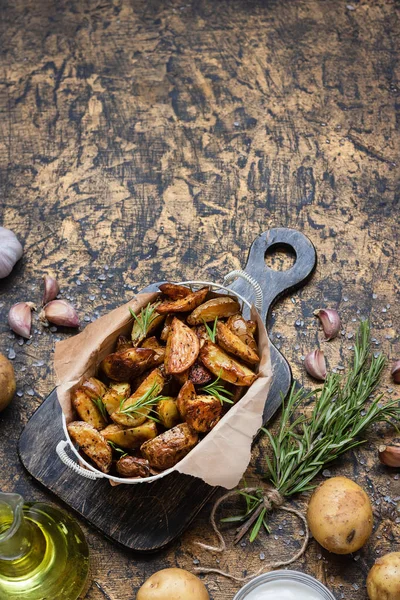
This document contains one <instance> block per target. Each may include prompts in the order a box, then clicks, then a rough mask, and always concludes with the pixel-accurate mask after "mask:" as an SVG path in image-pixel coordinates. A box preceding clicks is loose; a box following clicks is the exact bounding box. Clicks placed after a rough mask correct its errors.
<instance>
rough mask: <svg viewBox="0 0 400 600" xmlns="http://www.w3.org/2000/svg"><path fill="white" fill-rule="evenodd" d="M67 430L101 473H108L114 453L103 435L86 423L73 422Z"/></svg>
mask: <svg viewBox="0 0 400 600" xmlns="http://www.w3.org/2000/svg"><path fill="white" fill-rule="evenodd" d="M67 429H68V433H69V435H70V436H71V438H72V439H73V440H74V441H75V442H76V443H77V444H78V446H79V447H80V449H81V450H82V451H83V452H84V453H85V454H86V455H87V456H88V457H89V458H90V459H91V460H92V461H93V462H94V463H95V465H96V466H97V467H98V468H99V469H100V471H102V472H103V473H108V472H109V471H110V469H111V465H112V451H111V447H110V445H109V444H107V442H106V440H105V439H104V438H103V436H102V435H101V433H99V432H98V431H97V429H95V428H94V427H93V426H92V425H90V424H89V423H85V422H84V421H72V423H69V425H67Z"/></svg>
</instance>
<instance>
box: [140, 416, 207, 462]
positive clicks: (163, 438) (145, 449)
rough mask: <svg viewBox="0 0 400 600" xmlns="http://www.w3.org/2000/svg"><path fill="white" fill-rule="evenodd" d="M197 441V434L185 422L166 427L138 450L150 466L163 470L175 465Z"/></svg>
mask: <svg viewBox="0 0 400 600" xmlns="http://www.w3.org/2000/svg"><path fill="white" fill-rule="evenodd" d="M198 441H199V436H198V435H197V433H196V432H195V431H193V430H192V429H190V427H189V425H188V424H187V423H181V424H180V425H176V427H173V428H172V429H168V431H165V432H164V433H161V435H158V436H157V437H156V438H154V440H149V441H148V442H144V444H142V445H141V447H140V450H141V452H142V455H143V456H144V458H146V459H147V460H148V461H149V463H150V466H151V467H154V468H155V469H158V470H160V471H164V470H165V469H169V468H170V467H173V466H174V465H176V464H177V463H178V462H179V461H180V460H182V458H183V457H184V456H186V454H188V453H189V452H190V451H191V449H192V448H193V447H194V446H195V445H196V444H197V442H198Z"/></svg>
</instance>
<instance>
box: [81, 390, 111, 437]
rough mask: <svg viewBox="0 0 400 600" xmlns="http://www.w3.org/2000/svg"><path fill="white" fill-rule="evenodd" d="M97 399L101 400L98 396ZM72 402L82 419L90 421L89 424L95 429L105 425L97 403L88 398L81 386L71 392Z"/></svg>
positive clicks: (102, 427) (105, 422)
mask: <svg viewBox="0 0 400 600" xmlns="http://www.w3.org/2000/svg"><path fill="white" fill-rule="evenodd" d="M97 401H98V402H102V399H101V398H98V400H97ZM72 404H73V407H74V408H75V410H76V412H77V413H78V416H79V418H80V419H82V421H86V423H90V425H93V427H94V428H95V429H97V430H100V429H104V427H106V425H107V421H106V419H105V418H104V416H103V414H102V412H101V410H100V409H99V408H98V406H97V404H95V401H94V400H92V399H91V398H89V396H88V395H87V393H86V392H85V391H84V390H83V389H82V388H78V389H77V390H75V392H74V393H73V396H72Z"/></svg>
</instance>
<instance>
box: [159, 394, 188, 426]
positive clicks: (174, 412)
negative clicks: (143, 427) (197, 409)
mask: <svg viewBox="0 0 400 600" xmlns="http://www.w3.org/2000/svg"><path fill="white" fill-rule="evenodd" d="M156 411H157V414H158V418H159V419H160V421H161V423H162V424H163V425H164V427H165V428H166V429H171V428H172V427H175V425H178V423H181V421H182V419H181V415H180V414H179V410H178V407H177V405H176V400H175V398H172V397H170V396H166V397H165V398H163V399H162V400H160V402H159V403H158V404H157V408H156Z"/></svg>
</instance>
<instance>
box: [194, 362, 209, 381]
mask: <svg viewBox="0 0 400 600" xmlns="http://www.w3.org/2000/svg"><path fill="white" fill-rule="evenodd" d="M211 379H212V375H211V373H210V371H209V370H208V369H206V368H205V367H204V366H203V365H202V364H200V363H199V362H198V361H196V362H195V363H194V365H192V366H191V367H190V369H189V380H190V381H192V382H193V384H194V385H206V384H207V383H210V381H211Z"/></svg>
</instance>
